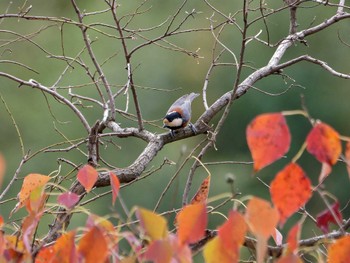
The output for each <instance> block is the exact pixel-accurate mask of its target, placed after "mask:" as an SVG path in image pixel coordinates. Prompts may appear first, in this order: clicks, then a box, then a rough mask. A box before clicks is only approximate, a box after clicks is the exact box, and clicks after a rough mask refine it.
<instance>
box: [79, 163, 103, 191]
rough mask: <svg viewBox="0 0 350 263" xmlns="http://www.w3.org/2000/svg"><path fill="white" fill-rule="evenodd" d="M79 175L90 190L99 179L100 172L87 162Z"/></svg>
mask: <svg viewBox="0 0 350 263" xmlns="http://www.w3.org/2000/svg"><path fill="white" fill-rule="evenodd" d="M77 177H78V181H79V183H81V185H82V186H84V188H85V190H86V192H90V191H91V189H92V188H93V187H94V185H95V183H96V181H97V178H98V173H97V171H96V169H95V168H94V167H92V166H91V165H88V164H87V165H84V166H83V167H82V168H81V169H80V170H79V172H78V175H77Z"/></svg>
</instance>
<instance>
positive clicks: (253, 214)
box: [245, 197, 279, 238]
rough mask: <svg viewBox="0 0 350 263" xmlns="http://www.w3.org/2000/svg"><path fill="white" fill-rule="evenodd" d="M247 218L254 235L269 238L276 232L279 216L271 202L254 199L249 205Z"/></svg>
mask: <svg viewBox="0 0 350 263" xmlns="http://www.w3.org/2000/svg"><path fill="white" fill-rule="evenodd" d="M245 218H246V222H247V223H248V226H249V228H250V230H251V231H252V232H253V234H254V235H256V236H263V237H265V238H269V237H270V236H272V235H273V234H274V232H275V227H276V225H277V223H278V219H279V215H278V211H277V209H276V208H273V207H272V206H271V204H270V203H269V202H267V201H265V200H263V199H260V198H257V197H253V198H252V199H251V200H250V201H249V202H248V204H247V209H246V214H245ZM262 218H263V219H264V220H261V219H262Z"/></svg>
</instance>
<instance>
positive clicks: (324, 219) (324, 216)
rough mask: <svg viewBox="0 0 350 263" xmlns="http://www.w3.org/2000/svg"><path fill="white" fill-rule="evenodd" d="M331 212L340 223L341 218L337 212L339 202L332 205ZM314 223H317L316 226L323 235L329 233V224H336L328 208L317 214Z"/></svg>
mask: <svg viewBox="0 0 350 263" xmlns="http://www.w3.org/2000/svg"><path fill="white" fill-rule="evenodd" d="M332 210H333V212H334V215H335V216H336V217H337V219H338V222H342V220H343V216H342V214H341V212H340V211H339V202H336V203H334V204H333V205H332ZM316 222H317V226H318V227H319V228H321V230H322V231H323V233H325V234H327V233H328V232H329V224H330V223H334V224H337V221H336V220H335V218H334V216H333V214H332V212H331V211H330V210H329V209H328V208H327V209H325V210H323V211H322V212H321V213H319V214H318V215H317V216H316Z"/></svg>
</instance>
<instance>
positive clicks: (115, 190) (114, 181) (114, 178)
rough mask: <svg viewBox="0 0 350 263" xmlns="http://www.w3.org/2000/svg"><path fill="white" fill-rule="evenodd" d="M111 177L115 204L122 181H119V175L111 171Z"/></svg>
mask: <svg viewBox="0 0 350 263" xmlns="http://www.w3.org/2000/svg"><path fill="white" fill-rule="evenodd" d="M109 179H110V182H111V187H112V204H113V205H114V203H115V200H116V199H117V195H118V192H119V188H120V182H119V179H118V177H117V176H116V175H115V174H114V173H112V172H110V173H109Z"/></svg>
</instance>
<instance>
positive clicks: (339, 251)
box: [328, 236, 350, 263]
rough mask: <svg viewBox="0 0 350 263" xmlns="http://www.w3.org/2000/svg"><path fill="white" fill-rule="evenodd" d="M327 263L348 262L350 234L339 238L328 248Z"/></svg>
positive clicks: (349, 260) (349, 257)
mask: <svg viewBox="0 0 350 263" xmlns="http://www.w3.org/2000/svg"><path fill="white" fill-rule="evenodd" d="M328 262H329V263H345V262H350V236H344V237H342V238H339V239H338V240H337V241H336V242H335V243H334V244H332V245H330V246H329V249H328Z"/></svg>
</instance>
